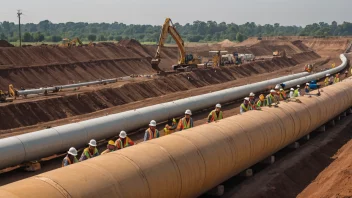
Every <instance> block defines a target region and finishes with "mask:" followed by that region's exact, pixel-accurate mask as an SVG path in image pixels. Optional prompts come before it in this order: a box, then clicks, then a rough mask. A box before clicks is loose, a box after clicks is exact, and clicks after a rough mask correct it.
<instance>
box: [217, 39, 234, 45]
mask: <svg viewBox="0 0 352 198" xmlns="http://www.w3.org/2000/svg"><path fill="white" fill-rule="evenodd" d="M217 44H218V45H220V46H221V47H233V46H235V45H236V43H235V42H232V41H230V40H229V39H225V40H223V41H221V42H219V43H217Z"/></svg>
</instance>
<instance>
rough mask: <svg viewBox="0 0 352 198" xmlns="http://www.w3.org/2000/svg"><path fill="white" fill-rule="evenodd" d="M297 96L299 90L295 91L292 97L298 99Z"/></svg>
mask: <svg viewBox="0 0 352 198" xmlns="http://www.w3.org/2000/svg"><path fill="white" fill-rule="evenodd" d="M298 94H299V89H296V90H295V91H294V92H293V97H298Z"/></svg>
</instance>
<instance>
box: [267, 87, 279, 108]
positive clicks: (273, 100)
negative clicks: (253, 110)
mask: <svg viewBox="0 0 352 198" xmlns="http://www.w3.org/2000/svg"><path fill="white" fill-rule="evenodd" d="M276 94H277V93H276V91H275V90H273V89H272V90H270V93H269V94H268V95H266V97H265V99H266V105H265V106H269V107H271V105H272V104H273V103H277V102H278V101H277V100H276V98H275V95H276Z"/></svg>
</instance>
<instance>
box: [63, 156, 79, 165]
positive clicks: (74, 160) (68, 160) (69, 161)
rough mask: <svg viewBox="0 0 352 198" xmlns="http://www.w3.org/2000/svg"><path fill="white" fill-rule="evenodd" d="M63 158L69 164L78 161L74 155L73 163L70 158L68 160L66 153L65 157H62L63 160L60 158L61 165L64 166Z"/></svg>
mask: <svg viewBox="0 0 352 198" xmlns="http://www.w3.org/2000/svg"><path fill="white" fill-rule="evenodd" d="M65 159H66V160H67V162H68V165H71V164H73V163H77V162H78V159H77V158H76V156H75V157H73V163H72V162H71V160H70V158H69V157H68V156H67V155H66V157H65V158H64V160H62V164H61V167H64V166H65V165H64V161H65Z"/></svg>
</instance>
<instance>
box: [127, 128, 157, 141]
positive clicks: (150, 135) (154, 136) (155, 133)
mask: <svg viewBox="0 0 352 198" xmlns="http://www.w3.org/2000/svg"><path fill="white" fill-rule="evenodd" d="M147 131H148V134H149V140H151V139H153V138H158V137H159V131H158V129H155V131H154V133H153V131H152V130H150V128H148V129H147ZM126 142H127V141H126Z"/></svg>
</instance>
